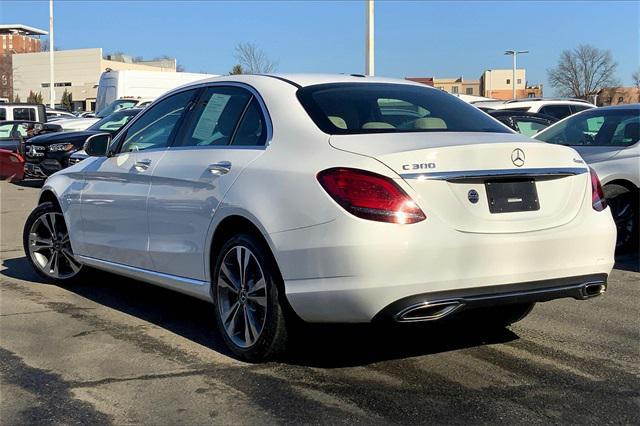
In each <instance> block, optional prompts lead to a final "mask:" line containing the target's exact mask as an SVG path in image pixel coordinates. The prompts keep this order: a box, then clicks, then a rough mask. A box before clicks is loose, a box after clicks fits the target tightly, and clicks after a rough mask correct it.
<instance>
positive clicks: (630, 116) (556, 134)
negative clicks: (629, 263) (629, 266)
mask: <svg viewBox="0 0 640 426" xmlns="http://www.w3.org/2000/svg"><path fill="white" fill-rule="evenodd" d="M535 138H536V139H539V140H541V141H545V142H550V143H555V144H560V145H567V146H571V147H572V148H574V149H575V150H576V151H578V152H579V153H580V155H581V156H582V158H583V159H584V160H585V161H586V162H587V163H588V164H589V165H590V166H591V167H592V168H593V169H594V170H595V171H596V173H597V174H598V177H599V178H600V181H601V182H602V185H603V188H604V194H605V197H606V199H607V201H608V203H609V205H610V206H611V213H612V214H613V218H614V220H615V222H616V226H617V228H618V241H617V248H618V249H619V250H627V249H631V248H634V247H636V246H637V243H638V235H639V233H640V231H639V228H638V215H639V214H638V192H639V191H638V188H639V187H640V144H639V143H638V139H639V138H640V104H632V105H616V106H611V107H603V108H594V109H590V110H587V111H584V112H581V113H579V114H576V115H573V116H571V117H568V118H566V119H564V120H562V121H559V122H558V123H556V124H554V125H553V126H550V127H548V128H546V129H545V130H543V131H541V132H540V133H538V134H537V135H535Z"/></svg>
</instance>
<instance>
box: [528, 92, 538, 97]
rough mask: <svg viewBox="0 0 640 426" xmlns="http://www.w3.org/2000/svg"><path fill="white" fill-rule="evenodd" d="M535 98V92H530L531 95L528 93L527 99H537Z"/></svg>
mask: <svg viewBox="0 0 640 426" xmlns="http://www.w3.org/2000/svg"><path fill="white" fill-rule="evenodd" d="M535 97H536V94H535V92H529V93H527V98H535Z"/></svg>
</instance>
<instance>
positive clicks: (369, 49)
mask: <svg viewBox="0 0 640 426" xmlns="http://www.w3.org/2000/svg"><path fill="white" fill-rule="evenodd" d="M366 2H367V10H366V12H367V29H366V34H365V65H364V68H365V72H364V73H365V75H374V73H375V58H374V31H373V24H374V16H373V0H366Z"/></svg>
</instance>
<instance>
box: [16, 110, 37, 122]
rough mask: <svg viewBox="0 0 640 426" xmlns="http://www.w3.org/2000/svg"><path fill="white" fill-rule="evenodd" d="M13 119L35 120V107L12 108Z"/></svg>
mask: <svg viewBox="0 0 640 426" xmlns="http://www.w3.org/2000/svg"><path fill="white" fill-rule="evenodd" d="M13 119H14V120H29V121H36V110H35V108H14V109H13Z"/></svg>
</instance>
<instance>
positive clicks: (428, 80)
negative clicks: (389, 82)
mask: <svg viewBox="0 0 640 426" xmlns="http://www.w3.org/2000/svg"><path fill="white" fill-rule="evenodd" d="M405 80H409V81H415V82H416V83H422V84H426V85H427V86H431V87H433V77H405Z"/></svg>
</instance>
